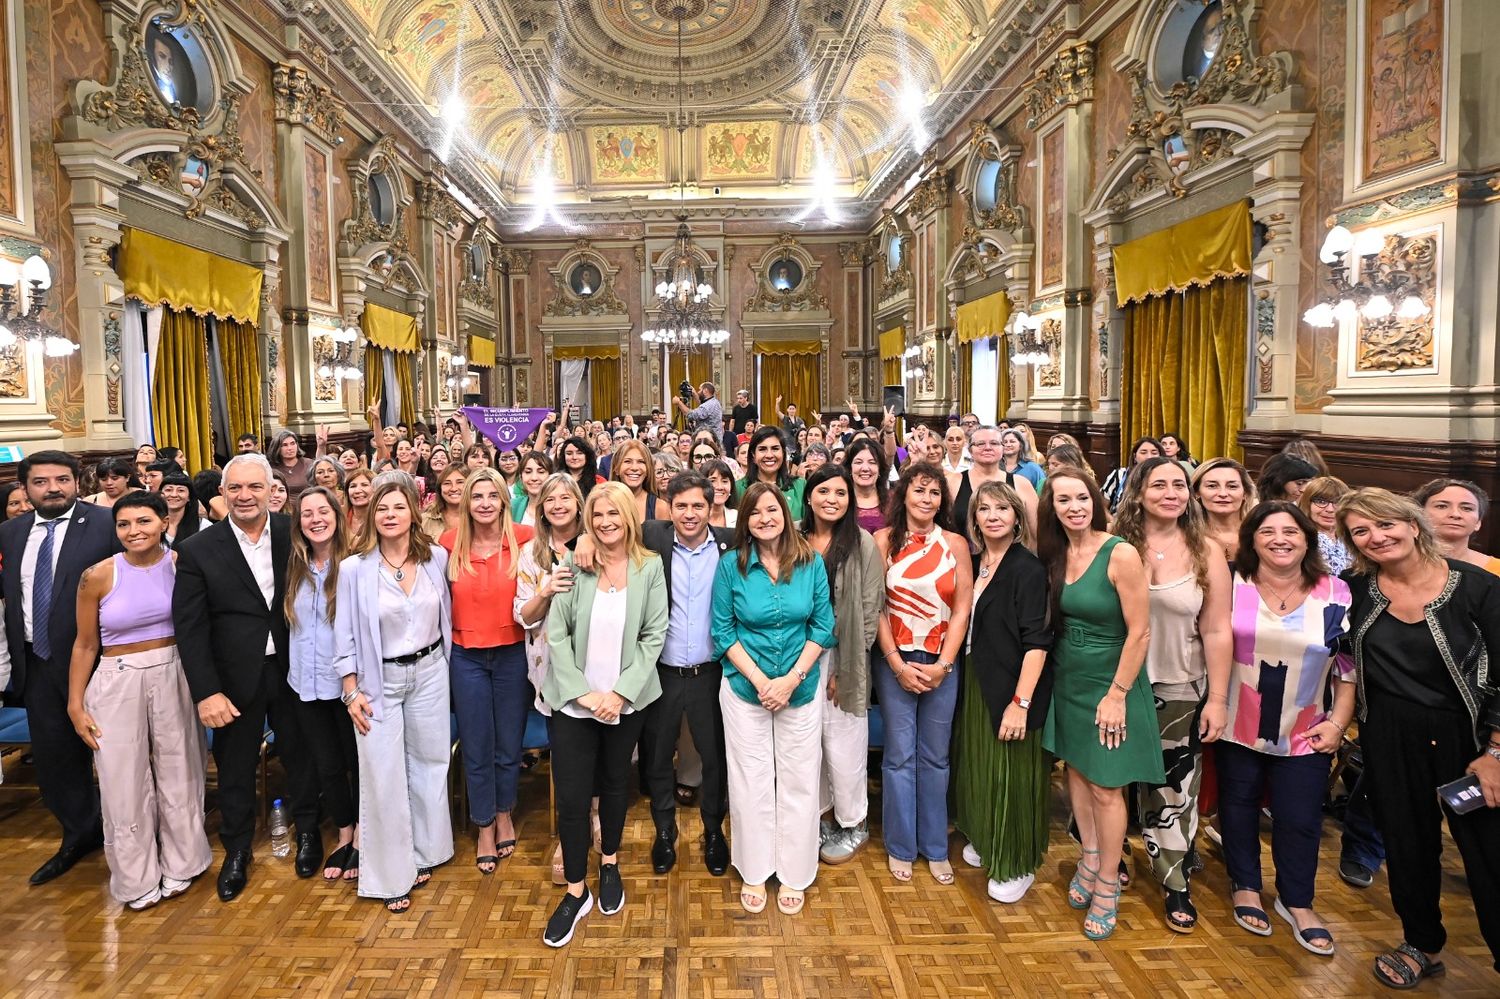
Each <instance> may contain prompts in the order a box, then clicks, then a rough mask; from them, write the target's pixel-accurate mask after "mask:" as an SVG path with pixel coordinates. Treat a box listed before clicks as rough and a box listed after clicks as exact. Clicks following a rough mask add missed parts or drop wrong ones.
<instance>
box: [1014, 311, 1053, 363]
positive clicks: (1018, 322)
mask: <svg viewBox="0 0 1500 999" xmlns="http://www.w3.org/2000/svg"><path fill="white" fill-rule="evenodd" d="M1044 321H1045V320H1043V319H1042V318H1041V317H1040V316H1032V315H1028V314H1027V313H1025V312H1016V313H1013V314H1012V315H1011V317H1010V337H1011V350H1010V359H1011V361H1012V362H1014V363H1016V364H1020V365H1031V366H1033V367H1042V366H1044V365H1047V364H1051V363H1052V350H1051V344H1050V343H1049V342H1048V341H1047V340H1046V339H1045V338H1044V337H1042V335H1041V329H1042V324H1043V322H1044Z"/></svg>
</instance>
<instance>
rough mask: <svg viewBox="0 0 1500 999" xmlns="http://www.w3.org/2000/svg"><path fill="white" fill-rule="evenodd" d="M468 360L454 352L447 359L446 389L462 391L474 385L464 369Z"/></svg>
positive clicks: (471, 377) (472, 379)
mask: <svg viewBox="0 0 1500 999" xmlns="http://www.w3.org/2000/svg"><path fill="white" fill-rule="evenodd" d="M468 363H469V362H468V358H466V357H464V355H462V354H460V353H457V352H456V351H455V352H454V353H452V354H449V355H448V357H447V365H448V387H449V388H451V389H459V390H463V389H466V388H468V387H469V386H471V385H473V384H474V378H473V376H471V375H470V374H469V372H468V369H467V368H466V367H465V365H467V364H468Z"/></svg>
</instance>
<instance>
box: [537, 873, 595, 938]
mask: <svg viewBox="0 0 1500 999" xmlns="http://www.w3.org/2000/svg"><path fill="white" fill-rule="evenodd" d="M593 907H594V896H593V895H591V894H589V890H588V888H587V887H585V888H584V889H583V894H582V895H578V896H574V895H569V894H567V893H566V892H565V893H564V894H563V897H562V901H561V902H559V903H558V904H557V908H556V909H555V910H554V911H553V913H552V918H551V919H549V920H547V932H545V933H543V934H542V943H544V944H546V945H547V946H548V947H562V946H565V945H566V944H567V942H568V941H569V940H572V939H573V931H574V930H575V929H576V928H577V927H578V923H579V921H580V920H581V919H583V917H584V916H587V915H588V914H589V910H590V909H592V908H593Z"/></svg>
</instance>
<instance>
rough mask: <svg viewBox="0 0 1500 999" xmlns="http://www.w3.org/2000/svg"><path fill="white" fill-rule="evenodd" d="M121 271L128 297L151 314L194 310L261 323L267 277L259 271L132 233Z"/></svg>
mask: <svg viewBox="0 0 1500 999" xmlns="http://www.w3.org/2000/svg"><path fill="white" fill-rule="evenodd" d="M118 270H119V274H120V280H121V282H123V283H124V285H125V294H126V295H128V296H129V297H131V298H138V299H140V300H141V301H142V302H145V303H146V306H147V307H148V308H155V307H156V306H158V305H160V306H164V307H165V308H167V309H170V310H171V311H173V312H181V311H183V310H184V309H191V310H192V311H193V312H196V313H197V314H198V315H200V316H213V317H214V318H215V319H219V320H221V321H226V322H243V323H249V324H251V325H252V326H256V325H259V323H260V289H261V285H262V283H263V282H264V281H265V274H264V272H262V271H261V269H260V268H259V267H252V266H251V265H249V264H242V263H239V262H238V261H234V260H230V259H229V258H228V257H221V256H219V255H218V254H216V253H209V252H207V251H205V250H199V249H197V248H195V247H192V246H188V245H186V244H184V243H179V242H176V241H175V240H171V239H166V238H164V237H162V236H155V235H152V234H151V233H149V232H142V231H141V230H139V229H126V230H125V231H124V233H123V234H122V235H121V237H120V250H119V257H118Z"/></svg>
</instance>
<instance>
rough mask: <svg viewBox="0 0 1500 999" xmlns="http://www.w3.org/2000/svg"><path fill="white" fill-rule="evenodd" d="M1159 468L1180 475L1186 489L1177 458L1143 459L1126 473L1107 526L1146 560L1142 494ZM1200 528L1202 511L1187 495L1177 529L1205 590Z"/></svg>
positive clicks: (1203, 537)
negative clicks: (1123, 488)
mask: <svg viewBox="0 0 1500 999" xmlns="http://www.w3.org/2000/svg"><path fill="white" fill-rule="evenodd" d="M1159 468H1168V472H1167V474H1168V475H1170V474H1172V470H1174V469H1175V470H1176V472H1177V474H1179V475H1181V476H1182V485H1183V489H1184V491H1186V489H1187V479H1188V476H1187V470H1186V469H1184V468H1183V467H1182V465H1181V463H1180V462H1179V461H1178V459H1176V458H1168V457H1166V456H1162V457H1160V458H1147V459H1146V460H1145V461H1143V462H1141V463H1140V465H1138V466H1137V467H1136V470H1135V471H1134V472H1132V473H1130V481H1129V482H1127V483H1126V485H1125V495H1124V496H1122V497H1120V505H1119V506H1118V507H1116V508H1115V517H1114V520H1113V521H1112V522H1111V523H1110V527H1109V530H1110V533H1111V534H1114V535H1115V536H1117V537H1120V538H1124V539H1125V540H1126V541H1127V542H1129V543H1130V545H1131V547H1133V548H1134V549H1135V550H1136V551H1138V552H1140V554H1141V560H1142V561H1145V559H1146V506H1145V501H1144V496H1143V494H1144V493H1145V490H1146V485H1147V483H1149V482H1150V481H1151V477H1152V476H1153V475H1155V474H1156V471H1157V469H1159ZM1204 527H1205V524H1204V514H1203V510H1202V508H1201V507H1199V506H1198V504H1197V503H1196V502H1195V501H1194V500H1193V499H1192V498H1191V497H1189V498H1188V500H1187V502H1185V503H1184V504H1183V505H1182V513H1180V514H1178V515H1177V528H1178V530H1180V531H1181V532H1182V539H1183V542H1184V544H1185V546H1186V547H1187V550H1188V555H1189V556H1190V557H1191V558H1192V560H1193V576H1194V577H1195V578H1196V579H1197V580H1198V586H1199V588H1200V589H1204V590H1207V589H1208V545H1207V544H1206V542H1207V540H1208V539H1207V535H1206V534H1205V533H1204Z"/></svg>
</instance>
